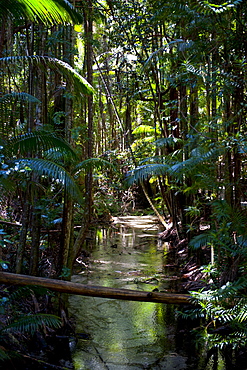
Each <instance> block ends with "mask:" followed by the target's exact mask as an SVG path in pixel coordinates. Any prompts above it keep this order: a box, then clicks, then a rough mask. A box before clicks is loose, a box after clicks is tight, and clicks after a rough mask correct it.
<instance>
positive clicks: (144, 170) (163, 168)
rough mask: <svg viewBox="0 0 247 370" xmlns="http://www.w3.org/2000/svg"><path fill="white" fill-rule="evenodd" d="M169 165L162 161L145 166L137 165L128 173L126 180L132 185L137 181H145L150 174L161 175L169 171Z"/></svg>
mask: <svg viewBox="0 0 247 370" xmlns="http://www.w3.org/2000/svg"><path fill="white" fill-rule="evenodd" d="M168 170H169V166H167V165H166V164H162V163H154V164H146V165H143V166H139V167H136V168H135V169H133V170H132V171H129V172H128V173H127V178H126V181H127V183H128V185H132V184H134V183H135V182H139V183H140V182H143V181H144V180H146V179H148V178H149V177H150V176H161V175H165V174H167V173H168Z"/></svg>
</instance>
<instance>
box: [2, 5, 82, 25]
mask: <svg viewBox="0 0 247 370" xmlns="http://www.w3.org/2000/svg"><path fill="white" fill-rule="evenodd" d="M0 14H1V15H2V16H3V17H7V16H9V17H11V18H16V19H20V18H23V17H24V18H26V19H27V20H30V21H33V22H38V23H40V22H41V23H43V24H45V25H47V26H49V25H54V24H58V23H82V21H83V18H82V16H81V14H79V13H78V12H77V11H76V10H75V8H74V7H73V6H72V4H71V3H70V2H69V1H68V0H8V1H4V0H0Z"/></svg>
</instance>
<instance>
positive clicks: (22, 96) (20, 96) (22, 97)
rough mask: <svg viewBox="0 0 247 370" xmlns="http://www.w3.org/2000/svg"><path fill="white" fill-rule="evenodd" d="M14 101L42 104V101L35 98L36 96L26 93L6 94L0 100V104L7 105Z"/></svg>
mask: <svg viewBox="0 0 247 370" xmlns="http://www.w3.org/2000/svg"><path fill="white" fill-rule="evenodd" d="M12 100H15V101H16V100H18V101H24V102H29V103H37V104H40V103H41V101H40V100H39V99H37V98H35V96H33V95H30V94H28V93H25V92H20V93H19V92H12V93H9V94H5V95H3V96H2V97H1V98H0V103H6V102H9V101H12Z"/></svg>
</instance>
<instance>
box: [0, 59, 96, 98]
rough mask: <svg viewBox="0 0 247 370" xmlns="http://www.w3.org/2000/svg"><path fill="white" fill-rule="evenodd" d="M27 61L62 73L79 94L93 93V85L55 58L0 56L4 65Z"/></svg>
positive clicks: (0, 61)
mask: <svg viewBox="0 0 247 370" xmlns="http://www.w3.org/2000/svg"><path fill="white" fill-rule="evenodd" d="M23 61H24V62H28V63H31V64H33V65H34V66H35V67H37V68H41V69H43V70H44V71H46V70H47V68H50V69H51V70H53V71H56V72H58V73H60V74H62V75H63V76H64V77H65V78H66V79H67V81H69V82H70V83H72V84H73V85H74V88H75V90H76V91H77V92H78V93H79V94H88V95H93V93H94V89H93V87H92V86H91V85H90V84H89V83H88V82H87V81H86V79H85V78H83V77H82V76H81V75H80V74H79V73H78V72H77V71H76V70H75V69H74V68H72V67H71V66H70V65H69V64H68V63H66V62H63V61H62V60H59V59H57V58H51V57H48V56H38V55H32V56H10V57H6V58H0V63H1V64H4V65H9V64H19V63H20V62H23Z"/></svg>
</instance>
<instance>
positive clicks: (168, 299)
mask: <svg viewBox="0 0 247 370" xmlns="http://www.w3.org/2000/svg"><path fill="white" fill-rule="evenodd" d="M0 282H1V283H4V284H11V285H38V286H42V287H45V288H48V289H51V290H54V291H56V292H61V293H68V294H77V295H84V296H91V297H101V298H112V299H123V300H129V301H142V302H160V303H170V304H188V303H190V296H189V295H186V294H168V293H161V292H143V291H139V290H130V289H115V288H108V287H101V286H93V285H84V284H78V283H73V282H69V281H63V280H55V279H47V278H42V277H36V276H29V275H20V274H12V273H9V272H0Z"/></svg>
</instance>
